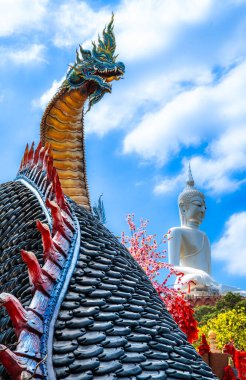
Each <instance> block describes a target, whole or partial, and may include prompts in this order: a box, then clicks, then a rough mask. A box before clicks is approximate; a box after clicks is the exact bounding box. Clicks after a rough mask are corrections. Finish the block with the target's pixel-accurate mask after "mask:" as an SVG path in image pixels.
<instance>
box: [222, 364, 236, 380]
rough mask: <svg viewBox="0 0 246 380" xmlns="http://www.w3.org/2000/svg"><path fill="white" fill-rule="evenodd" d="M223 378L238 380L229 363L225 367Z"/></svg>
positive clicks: (224, 379) (223, 379)
mask: <svg viewBox="0 0 246 380" xmlns="http://www.w3.org/2000/svg"><path fill="white" fill-rule="evenodd" d="M222 380H237V377H236V376H235V374H234V372H233V369H232V368H231V366H230V365H227V366H226V367H225V368H224V374H223V378H222Z"/></svg>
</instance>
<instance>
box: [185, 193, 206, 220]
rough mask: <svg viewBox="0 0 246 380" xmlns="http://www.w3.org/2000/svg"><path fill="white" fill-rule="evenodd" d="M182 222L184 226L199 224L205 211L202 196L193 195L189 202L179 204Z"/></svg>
mask: <svg viewBox="0 0 246 380" xmlns="http://www.w3.org/2000/svg"><path fill="white" fill-rule="evenodd" d="M180 211H181V214H182V220H183V224H184V225H186V226H199V225H200V224H201V223H202V221H203V219H204V217H205V212H206V204H205V200H204V199H203V198H202V197H199V196H194V197H192V198H191V200H190V202H189V204H186V205H184V204H183V205H180Z"/></svg>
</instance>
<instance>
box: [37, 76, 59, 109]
mask: <svg viewBox="0 0 246 380" xmlns="http://www.w3.org/2000/svg"><path fill="white" fill-rule="evenodd" d="M64 79H65V77H63V78H62V79H61V80H59V81H57V80H54V81H53V83H52V85H51V87H50V88H49V89H48V90H47V91H45V92H44V93H43V94H42V95H41V97H40V98H39V99H35V100H33V102H32V105H33V106H34V107H40V108H42V109H45V107H46V106H47V104H48V103H49V101H50V100H51V99H52V98H53V96H54V95H55V93H56V91H57V90H58V88H59V87H60V86H61V84H62V82H63V81H64Z"/></svg>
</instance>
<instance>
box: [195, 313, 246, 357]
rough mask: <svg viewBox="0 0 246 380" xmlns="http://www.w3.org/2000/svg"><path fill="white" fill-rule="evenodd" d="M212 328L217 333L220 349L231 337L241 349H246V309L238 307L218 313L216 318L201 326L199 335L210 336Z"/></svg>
mask: <svg viewBox="0 0 246 380" xmlns="http://www.w3.org/2000/svg"><path fill="white" fill-rule="evenodd" d="M210 330H213V331H214V332H215V333H216V341H217V346H218V348H219V349H222V348H223V346H224V345H225V344H226V343H228V342H229V341H230V340H231V339H232V340H233V341H234V342H235V347H236V348H237V349H239V350H245V349H246V309H245V308H243V307H238V308H237V309H232V310H228V311H226V312H224V313H220V314H218V315H217V316H216V317H215V318H212V319H210V320H208V321H207V323H206V324H205V325H204V326H202V327H201V328H200V331H199V335H202V334H205V335H206V336H208V333H209V331H210Z"/></svg>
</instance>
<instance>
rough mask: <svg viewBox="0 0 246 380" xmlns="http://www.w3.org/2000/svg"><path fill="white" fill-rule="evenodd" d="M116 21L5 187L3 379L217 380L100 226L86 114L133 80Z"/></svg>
mask: <svg viewBox="0 0 246 380" xmlns="http://www.w3.org/2000/svg"><path fill="white" fill-rule="evenodd" d="M115 47H116V45H115V38H114V33H113V17H112V20H111V21H110V23H109V24H108V26H107V27H106V28H105V29H104V31H103V35H102V37H101V38H99V40H98V44H97V45H96V44H93V48H92V51H89V50H84V49H83V48H82V47H80V51H79V52H77V58H76V62H75V64H74V65H73V66H72V67H70V69H69V71H68V73H67V76H66V79H65V81H64V83H63V84H62V86H61V87H60V89H59V90H58V92H57V93H56V95H55V96H54V98H53V99H52V100H51V102H50V103H49V105H48V106H47V109H46V110H45V112H44V116H43V118H42V122H41V142H40V144H39V145H38V146H37V148H36V149H34V146H33V145H32V146H31V147H30V148H28V147H27V148H26V150H25V153H24V156H23V159H22V162H21V166H20V169H19V172H18V174H17V177H16V178H15V180H14V181H11V182H8V183H5V184H2V185H1V186H0V281H1V283H0V305H1V308H0V362H1V367H0V379H4V380H7V379H14V380H28V379H46V380H54V379H68V380H91V379H94V380H101V379H102V380H113V379H121V380H131V379H132V380H133V379H134V380H135V379H136V380H149V379H153V380H157V379H159V380H165V379H215V376H214V375H213V374H212V372H211V369H210V368H209V367H208V366H207V365H206V364H205V363H204V362H203V361H202V358H201V357H200V356H199V355H198V354H197V352H196V351H195V349H194V348H193V347H192V346H191V345H190V344H189V343H188V342H187V340H186V336H185V334H184V333H182V332H181V331H180V329H179V328H178V326H177V325H176V323H175V322H174V321H173V319H172V317H171V316H170V315H169V313H168V312H167V310H166V308H165V306H164V304H163V303H162V301H161V299H160V298H159V297H158V295H157V293H156V291H155V290H154V288H153V286H152V285H151V283H150V281H149V280H148V278H147V276H146V275H145V273H144V272H143V271H142V269H141V268H140V267H139V265H138V264H137V263H136V262H135V260H134V259H133V258H132V257H131V255H130V253H129V252H128V250H127V249H126V248H125V247H124V246H123V245H122V244H120V242H119V241H118V239H117V238H116V237H114V236H113V235H112V234H111V233H110V232H109V231H108V230H107V229H106V228H105V227H104V226H103V224H102V223H101V222H100V221H99V220H98V219H97V218H95V217H94V216H93V214H92V213H91V210H90V201H89V193H88V186H87V180H86V170H85V153H84V132H83V108H84V103H85V102H86V101H87V100H88V102H89V109H90V108H91V106H92V105H94V104H95V103H96V102H98V101H99V100H100V99H101V98H102V97H103V95H104V94H105V93H106V92H110V91H111V85H110V82H111V81H113V80H118V79H119V78H121V77H122V75H123V74H124V71H125V68H124V65H123V63H121V62H117V61H116V56H115V55H114V53H115Z"/></svg>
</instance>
